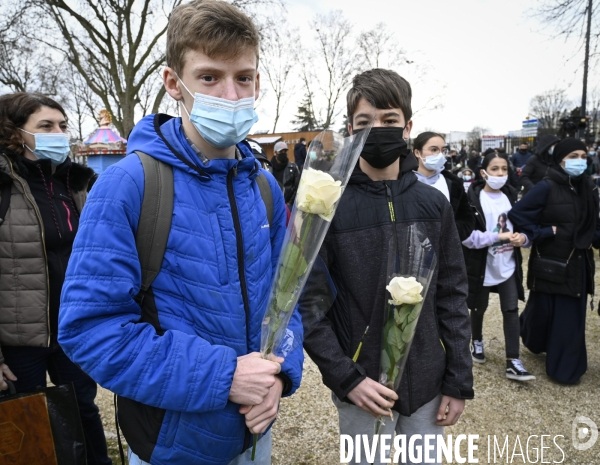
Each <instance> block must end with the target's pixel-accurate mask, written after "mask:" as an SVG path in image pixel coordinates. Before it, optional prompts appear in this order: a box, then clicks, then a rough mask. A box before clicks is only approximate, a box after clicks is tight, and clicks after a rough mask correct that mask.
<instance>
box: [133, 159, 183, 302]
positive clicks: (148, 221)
mask: <svg viewBox="0 0 600 465" xmlns="http://www.w3.org/2000/svg"><path fill="white" fill-rule="evenodd" d="M135 153H136V155H137V156H138V157H140V160H141V162H142V166H143V167H144V200H143V202H142V210H141V213H140V220H139V224H138V229H137V234H136V236H135V242H136V247H137V251H138V256H139V258H140V265H141V267H142V287H141V289H140V292H141V293H143V292H147V291H148V290H149V289H150V286H151V285H152V282H153V281H154V279H155V278H156V276H157V275H158V273H159V272H160V268H161V265H162V261H163V257H164V255H165V250H166V249H167V240H168V239H169V232H170V231H171V218H172V216H173V199H174V197H175V192H174V186H173V168H172V167H171V166H170V165H168V164H166V163H163V162H160V161H158V160H157V159H156V158H152V157H151V156H150V155H147V154H145V153H143V152H140V151H136V152H135Z"/></svg>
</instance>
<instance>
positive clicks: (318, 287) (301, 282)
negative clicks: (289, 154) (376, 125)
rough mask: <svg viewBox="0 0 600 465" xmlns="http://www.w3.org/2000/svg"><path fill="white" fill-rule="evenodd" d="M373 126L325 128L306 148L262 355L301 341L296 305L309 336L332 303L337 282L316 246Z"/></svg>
mask: <svg viewBox="0 0 600 465" xmlns="http://www.w3.org/2000/svg"><path fill="white" fill-rule="evenodd" d="M371 124H372V123H371ZM370 128H371V127H370V126H369V127H368V128H367V129H366V130H364V131H360V133H358V134H356V135H354V136H350V137H346V138H344V137H343V136H342V135H340V134H338V133H336V132H333V131H324V132H322V133H320V134H319V135H318V136H317V137H315V139H314V140H313V141H312V142H311V144H310V146H309V148H308V153H309V154H311V153H312V157H311V156H308V157H307V159H306V163H305V164H304V168H303V171H302V176H301V178H300V183H299V186H298V192H297V194H296V199H295V202H294V207H293V209H292V214H291V217H290V220H289V223H288V227H287V230H286V234H285V238H284V240H283V245H282V248H281V253H280V255H279V261H278V263H277V269H276V272H275V275H274V277H273V282H272V285H271V292H270V295H269V299H268V304H267V309H266V311H265V317H264V319H263V322H262V328H261V348H260V350H261V354H262V356H263V357H264V358H267V357H268V356H269V355H270V354H275V355H277V356H280V357H284V358H285V357H286V356H287V354H289V353H290V352H291V351H292V350H293V349H294V348H296V347H297V346H298V345H299V344H301V343H302V340H301V339H302V338H299V337H295V336H294V334H293V332H292V331H289V330H288V329H287V327H288V324H289V322H290V320H291V317H292V314H293V312H294V310H295V309H296V307H297V311H298V312H299V313H300V316H301V319H302V327H303V332H304V336H305V337H306V336H307V335H308V334H310V332H311V331H312V330H313V329H314V328H315V327H316V325H317V324H318V323H319V322H320V321H321V320H322V319H323V318H324V316H325V313H326V311H327V310H328V309H329V308H330V307H331V304H332V303H333V299H334V298H335V287H334V286H333V283H332V281H331V279H330V278H329V273H328V271H327V268H326V266H325V264H324V263H323V262H322V261H321V260H320V259H319V260H318V252H319V250H320V248H321V245H322V244H323V240H324V239H325V235H326V233H327V230H328V229H329V226H330V224H331V220H332V218H333V215H334V214H335V210H336V208H337V205H338V203H339V200H340V198H341V196H342V194H343V192H344V189H345V187H346V185H347V184H348V181H349V180H350V175H351V174H352V171H353V170H354V168H355V166H356V164H357V162H358V158H359V157H360V154H361V152H362V148H363V146H364V144H365V141H366V139H367V136H368V134H369V132H370ZM315 155H316V156H315ZM315 262H316V263H317V265H316V266H315V267H314V268H315V269H314V272H313V273H311V270H312V269H313V265H315ZM309 276H310V279H309ZM305 285H306V287H307V289H306V292H305V294H306V295H305V297H303V302H302V305H297V304H298V301H299V299H300V296H301V294H302V290H303V288H304V287H305Z"/></svg>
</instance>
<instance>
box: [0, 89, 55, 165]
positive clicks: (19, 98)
mask: <svg viewBox="0 0 600 465" xmlns="http://www.w3.org/2000/svg"><path fill="white" fill-rule="evenodd" d="M42 107H49V108H53V109H55V110H58V111H60V112H61V113H62V114H63V115H64V117H65V118H67V114H66V112H65V110H64V108H63V107H62V106H61V105H60V104H59V103H57V102H55V101H54V100H52V99H51V98H50V97H46V96H45V95H43V94H38V93H33V92H14V93H12V94H4V95H2V96H0V146H2V147H4V148H5V149H8V150H9V151H12V152H14V153H15V154H17V155H24V153H25V149H24V148H23V138H22V137H21V131H19V128H21V127H23V125H24V124H25V123H27V120H28V119H29V117H30V116H31V115H32V114H33V113H35V112H36V111H38V110H39V109H40V108H42Z"/></svg>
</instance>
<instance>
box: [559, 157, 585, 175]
mask: <svg viewBox="0 0 600 465" xmlns="http://www.w3.org/2000/svg"><path fill="white" fill-rule="evenodd" d="M586 168H587V160H582V159H581V158H576V159H572V160H565V168H564V169H565V171H566V172H567V174H568V175H569V176H573V177H574V178H576V177H577V176H581V175H582V174H583V172H584V171H585V169H586Z"/></svg>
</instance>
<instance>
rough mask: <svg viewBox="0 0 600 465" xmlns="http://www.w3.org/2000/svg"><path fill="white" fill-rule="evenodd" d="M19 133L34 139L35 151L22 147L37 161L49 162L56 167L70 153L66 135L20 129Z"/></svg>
mask: <svg viewBox="0 0 600 465" xmlns="http://www.w3.org/2000/svg"><path fill="white" fill-rule="evenodd" d="M19 129H20V128H19ZM21 131H23V132H26V133H27V134H30V135H32V136H33V137H34V139H35V149H31V148H30V147H29V146H28V145H27V144H23V145H24V146H25V147H27V148H28V149H29V150H31V152H32V153H33V154H34V155H35V156H36V158H37V159H38V160H50V162H51V163H52V165H54V166H58V165H60V164H62V163H63V162H64V161H65V160H66V159H67V156H68V155H69V152H70V151H71V146H70V144H69V135H68V134H63V133H56V132H36V133H33V132H29V131H26V130H25V129H21Z"/></svg>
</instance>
